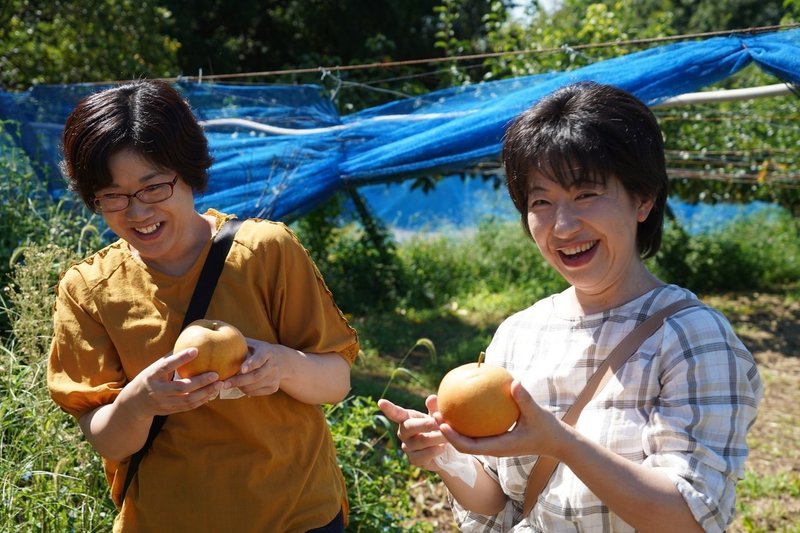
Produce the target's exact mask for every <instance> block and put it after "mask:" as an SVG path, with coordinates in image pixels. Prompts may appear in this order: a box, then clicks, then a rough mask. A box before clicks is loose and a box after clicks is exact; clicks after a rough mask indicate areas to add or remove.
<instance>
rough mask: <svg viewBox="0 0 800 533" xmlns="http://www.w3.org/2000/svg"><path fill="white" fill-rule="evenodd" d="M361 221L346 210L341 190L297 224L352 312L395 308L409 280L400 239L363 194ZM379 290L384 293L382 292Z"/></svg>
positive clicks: (331, 284)
mask: <svg viewBox="0 0 800 533" xmlns="http://www.w3.org/2000/svg"><path fill="white" fill-rule="evenodd" d="M353 199H354V200H355V202H356V205H357V208H358V210H359V211H360V212H361V221H362V222H361V224H358V223H356V222H355V221H354V220H353V219H352V218H347V217H345V216H344V215H343V207H342V206H343V202H344V198H343V197H342V196H341V195H339V196H336V197H334V198H333V199H332V200H331V201H329V202H326V203H325V204H323V205H322V206H321V207H319V208H318V209H316V210H314V211H313V212H311V213H309V214H308V215H306V216H304V217H303V218H301V219H300V220H298V221H297V222H296V223H295V224H294V230H295V231H296V232H297V234H298V237H299V239H300V241H301V242H302V243H303V244H304V245H305V246H306V247H307V248H308V250H309V253H310V254H311V257H312V258H313V259H314V262H315V263H316V264H317V267H318V268H319V269H320V271H321V272H322V273H323V274H324V277H325V281H326V282H327V284H328V286H329V287H330V289H331V292H333V295H334V296H335V298H336V303H337V304H338V305H339V307H341V308H342V309H343V310H345V311H346V312H348V313H366V312H369V311H370V310H373V311H376V310H385V309H391V308H392V307H393V306H394V305H395V304H396V302H397V300H398V295H399V291H400V290H401V289H400V287H401V285H402V283H403V281H402V274H401V273H400V265H399V264H398V262H397V257H396V254H395V249H394V242H393V240H392V238H391V235H390V233H389V232H388V230H387V229H386V227H385V226H384V225H383V224H382V223H381V222H380V221H379V220H377V219H375V218H374V217H372V215H371V214H370V213H369V212H368V210H367V208H366V206H365V205H364V204H363V202H362V201H361V199H360V197H358V196H357V195H354V196H353ZM378 295H379V296H378Z"/></svg>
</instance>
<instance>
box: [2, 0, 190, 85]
mask: <svg viewBox="0 0 800 533" xmlns="http://www.w3.org/2000/svg"><path fill="white" fill-rule="evenodd" d="M162 4H163V3H162V2H158V1H154V0H140V1H137V2H131V1H127V0H100V1H96V2H72V1H68V0H54V1H51V2H37V1H33V0H10V1H8V2H4V5H3V7H2V10H0V87H3V88H4V89H6V90H24V89H27V88H28V87H30V86H32V85H36V84H41V83H77V82H90V81H105V80H126V79H133V78H139V77H143V76H146V77H160V76H170V75H173V76H174V75H176V74H177V63H176V53H177V51H178V49H179V48H180V43H179V42H178V41H176V40H174V39H172V38H171V37H169V36H167V34H166V30H167V29H168V28H169V27H170V26H171V25H172V24H174V23H175V20H174V19H173V17H172V15H171V13H170V12H169V10H167V9H166V8H165V7H163V5H162Z"/></svg>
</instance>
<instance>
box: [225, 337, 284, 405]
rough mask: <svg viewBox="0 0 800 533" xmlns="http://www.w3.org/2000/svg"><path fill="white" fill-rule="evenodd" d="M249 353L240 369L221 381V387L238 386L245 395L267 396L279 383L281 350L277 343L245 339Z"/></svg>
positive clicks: (275, 390)
mask: <svg viewBox="0 0 800 533" xmlns="http://www.w3.org/2000/svg"><path fill="white" fill-rule="evenodd" d="M247 348H248V350H249V352H250V353H249V354H248V355H247V358H246V359H245V360H244V363H242V369H241V371H240V372H239V373H238V374H236V375H235V376H233V377H231V378H228V379H226V380H225V381H224V382H223V389H231V388H233V387H238V388H239V390H240V391H242V392H243V393H244V394H246V395H247V396H267V395H270V394H274V393H275V392H277V391H278V389H279V388H280V385H281V374H282V371H281V366H282V365H281V355H280V354H281V350H284V349H285V347H284V346H281V345H279V344H271V343H268V342H264V341H260V340H256V339H251V338H248V339H247Z"/></svg>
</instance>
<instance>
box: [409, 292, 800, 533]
mask: <svg viewBox="0 0 800 533" xmlns="http://www.w3.org/2000/svg"><path fill="white" fill-rule="evenodd" d="M703 300H704V301H705V302H706V303H708V304H709V305H712V306H713V307H716V308H717V309H720V310H721V311H722V312H723V313H725V315H726V316H727V317H728V319H729V320H730V322H731V324H733V326H734V329H735V330H736V332H737V333H738V335H739V336H740V338H741V339H742V340H743V341H744V343H745V344H746V345H747V347H748V348H749V349H750V351H751V352H752V353H753V354H754V356H755V358H756V360H757V362H758V364H759V369H760V371H761V375H762V378H763V380H764V382H765V385H766V390H765V395H764V399H763V400H762V403H761V406H760V409H759V416H758V420H757V421H756V423H755V424H754V426H753V428H752V429H751V432H750V434H749V438H748V442H749V445H750V447H751V449H750V456H749V458H748V460H747V463H746V470H747V471H748V472H750V473H752V474H754V476H755V478H756V479H758V480H762V481H760V482H758V483H757V484H756V485H757V487H755V488H750V487H747V488H745V487H741V486H740V488H739V489H738V491H737V492H738V493H739V502H740V504H741V505H744V506H745V511H744V512H743V513H739V516H737V518H736V519H735V521H734V523H733V524H732V525H731V527H730V528H728V531H729V532H731V533H740V532H778V531H782V532H797V531H800V498H799V497H798V496H797V494H798V491H800V302H798V301H797V300H794V299H790V298H786V297H784V296H782V295H775V294H738V295H726V296H710V297H705V298H703ZM417 489H418V491H416V494H415V498H416V500H417V506H418V508H419V509H420V510H421V511H420V515H421V517H422V519H423V521H425V522H427V523H429V524H432V525H433V526H434V528H435V530H436V531H437V532H447V531H456V529H455V527H454V525H453V522H452V519H451V515H450V510H449V507H448V506H447V503H446V497H445V494H444V490H443V489H442V487H441V486H440V485H436V484H431V483H426V482H422V483H420V485H419V486H418V487H417ZM784 489H785V490H784ZM776 493H777V494H776Z"/></svg>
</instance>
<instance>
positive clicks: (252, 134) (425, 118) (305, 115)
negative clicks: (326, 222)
mask: <svg viewBox="0 0 800 533" xmlns="http://www.w3.org/2000/svg"><path fill="white" fill-rule="evenodd" d="M753 62H754V63H755V64H757V65H758V66H759V67H760V68H761V69H763V70H764V71H766V72H769V73H771V74H773V75H775V76H776V77H777V78H778V79H779V80H782V81H784V82H790V83H800V30H797V29H795V30H787V31H780V32H773V33H765V34H759V35H750V36H745V35H736V36H730V37H714V38H710V39H706V40H702V41H692V42H681V43H676V44H671V45H666V46H660V47H656V48H652V49H650V50H647V51H644V52H639V53H634V54H629V55H625V56H621V57H618V58H614V59H611V60H608V61H602V62H598V63H595V64H592V65H590V66H587V67H584V68H580V69H577V70H573V71H568V72H562V73H548V74H540V75H535V76H527V77H520V78H513V79H507V80H502V81H495V82H487V83H480V84H475V85H471V86H467V87H458V88H452V89H447V90H442V91H436V92H432V93H429V94H427V95H424V96H419V97H415V98H408V99H403V100H398V101H395V102H391V103H389V104H385V105H382V106H377V107H374V108H370V109H366V110H363V111H360V112H357V113H352V114H349V115H339V113H338V112H337V110H336V109H335V107H334V106H333V105H332V103H331V102H329V101H328V100H327V99H325V98H324V97H323V96H322V91H321V89H320V88H319V87H317V86H313V85H304V86H274V85H262V86H251V85H248V86H236V85H227V84H209V83H202V84H200V83H188V82H179V83H178V84H177V86H178V87H179V88H180V89H181V91H182V92H183V94H184V95H185V97H186V98H187V99H188V100H189V102H190V103H191V104H192V107H193V108H194V110H195V112H196V114H197V116H198V118H199V119H200V120H202V121H211V122H206V123H207V125H206V131H207V134H208V138H209V143H210V145H211V149H212V153H213V155H214V157H215V163H214V165H213V167H212V169H211V179H210V184H209V190H208V192H207V193H206V194H205V195H203V196H202V197H200V198H198V208H200V209H204V208H205V207H216V208H218V209H222V210H223V211H227V212H231V213H237V214H238V215H240V216H261V217H266V218H272V219H276V220H289V219H292V218H295V217H297V216H299V215H301V214H303V213H305V212H307V211H309V210H310V209H312V208H314V207H315V206H317V205H318V204H320V203H321V202H323V201H324V200H326V199H327V198H329V197H330V196H331V195H332V194H334V193H336V192H337V191H339V190H341V189H343V188H344V187H348V186H362V185H368V184H375V183H380V182H385V181H391V180H401V179H406V178H408V177H412V176H416V175H423V174H447V173H451V172H458V171H461V170H464V169H468V168H470V167H472V166H474V165H475V164H478V163H481V162H484V161H494V160H496V159H497V158H498V156H499V153H500V143H501V138H502V135H503V132H504V130H505V127H506V126H507V124H508V123H509V121H510V120H511V119H513V117H514V116H516V115H517V114H518V113H520V112H521V111H523V110H524V109H526V108H527V107H529V106H530V105H531V104H532V103H533V102H535V101H537V100H538V99H539V98H541V97H542V96H544V95H546V94H548V93H550V92H551V91H553V90H555V89H557V88H558V87H561V86H563V85H565V84H568V83H571V82H575V81H579V80H594V81H598V82H601V83H608V84H612V85H616V86H618V87H621V88H624V89H627V90H629V91H631V92H632V93H634V94H636V95H637V96H638V97H639V98H641V99H642V100H643V101H645V102H647V103H648V104H651V105H652V104H656V103H658V102H660V101H662V100H665V99H667V98H669V97H672V96H677V95H679V94H683V93H687V92H694V91H697V90H699V89H701V88H703V87H705V86H708V85H710V84H713V83H715V82H717V81H720V80H722V79H725V78H727V77H729V76H731V75H732V74H734V73H736V72H738V71H739V70H741V69H742V68H744V67H745V66H747V65H748V64H751V63H753ZM101 88H103V87H102V86H98V85H91V84H79V85H60V86H37V87H34V88H32V89H30V90H29V91H26V92H22V93H6V92H0V120H3V121H8V120H11V121H15V122H18V123H19V124H20V127H19V129H18V130H15V129H13V128H11V129H9V128H6V131H7V133H8V132H11V133H12V134H13V135H12V138H13V142H16V143H18V144H19V145H20V146H21V147H22V148H23V149H24V150H25V151H26V152H27V153H28V154H29V155H30V156H31V158H32V159H33V160H34V161H38V162H39V163H41V168H40V169H39V171H40V176H41V178H42V179H46V180H47V181H48V187H49V190H50V191H51V192H52V194H53V195H54V196H56V197H58V196H61V195H63V194H64V182H63V179H62V178H61V176H60V173H59V171H58V168H57V164H58V160H59V152H58V143H59V137H60V134H61V130H62V127H63V123H64V120H65V118H66V116H67V114H68V113H69V111H70V110H71V108H72V107H73V106H74V105H75V103H76V102H77V100H78V99H79V98H80V97H82V96H84V95H86V94H89V93H91V92H94V91H97V90H98V89H101ZM220 119H223V120H230V119H238V120H245V121H248V122H247V124H245V125H230V124H229V125H220V124H215V123H214V122H213V121H215V120H220Z"/></svg>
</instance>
